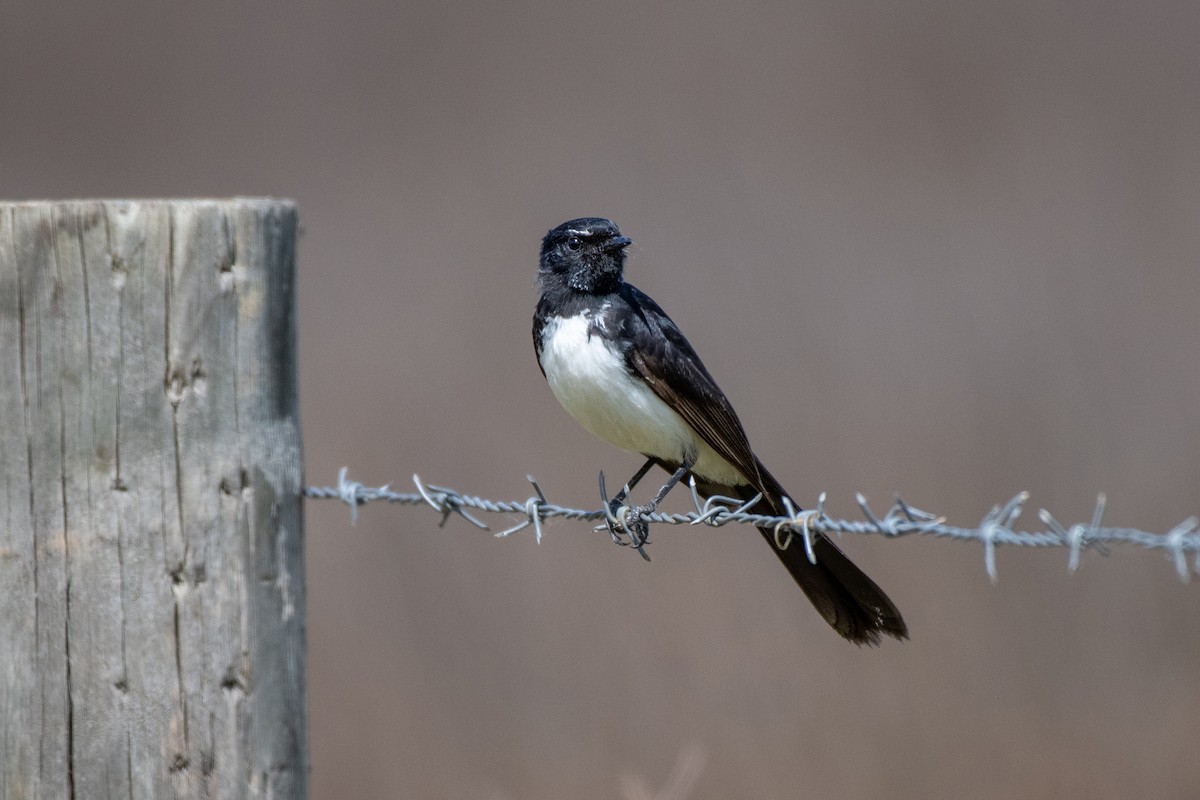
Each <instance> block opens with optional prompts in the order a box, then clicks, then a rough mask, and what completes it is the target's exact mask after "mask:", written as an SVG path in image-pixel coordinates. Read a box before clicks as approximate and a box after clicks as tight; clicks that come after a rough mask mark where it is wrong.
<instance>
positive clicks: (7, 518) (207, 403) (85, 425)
mask: <svg viewBox="0 0 1200 800" xmlns="http://www.w3.org/2000/svg"><path fill="white" fill-rule="evenodd" d="M295 244H296V210H295V206H294V204H293V203H291V202H290V201H278V200H269V199H234V200H197V201H190V200H179V201H125V200H113V201H95V202H91V201H71V202H29V203H0V798H54V799H55V800H57V799H58V798H68V797H80V798H116V797H128V798H164V797H286V798H302V797H305V796H306V794H307V787H308V735H307V714H306V706H305V661H304V659H305V652H304V649H305V621H304V602H305V590H304V562H303V537H302V527H301V526H302V508H301V497H300V492H301V481H302V469H301V448H300V428H299V419H298V416H297V411H296V342H295V310H294V301H293V289H294V273H293V268H294V262H295Z"/></svg>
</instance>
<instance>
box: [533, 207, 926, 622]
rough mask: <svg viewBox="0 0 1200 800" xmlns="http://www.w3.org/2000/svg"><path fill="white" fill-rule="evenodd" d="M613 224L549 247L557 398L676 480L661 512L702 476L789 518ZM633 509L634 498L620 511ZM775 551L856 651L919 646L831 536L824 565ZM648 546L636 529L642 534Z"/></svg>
mask: <svg viewBox="0 0 1200 800" xmlns="http://www.w3.org/2000/svg"><path fill="white" fill-rule="evenodd" d="M629 244H630V239H629V238H628V237H626V236H622V235H621V232H620V231H619V230H618V229H617V226H616V225H615V224H613V223H612V222H611V221H610V220H607V219H601V218H598V217H584V218H581V219H573V220H570V221H569V222H564V223H563V224H562V225H559V226H558V227H557V228H554V229H552V230H551V231H550V232H549V233H547V234H546V237H545V238H544V239H543V240H542V251H541V258H540V261H539V264H538V281H539V283H540V286H541V292H542V294H541V298H540V299H539V301H538V305H537V312H536V313H535V314H534V317H533V346H534V349H535V351H536V352H537V358H538V364H539V366H540V367H541V369H542V374H543V375H545V376H546V381H547V383H549V384H550V389H551V391H553V392H554V396H555V397H557V398H558V401H559V402H560V403H561V404H562V405H563V408H565V409H566V410H567V412H568V413H570V415H571V416H572V417H574V418H575V419H576V421H578V422H579V424H581V425H583V427H585V428H587V429H588V430H589V431H591V432H592V433H593V434H595V435H596V436H598V437H600V438H601V439H603V440H605V441H606V442H609V443H610V444H613V445H616V446H617V447H619V448H621V449H623V450H629V451H631V452H635V453H641V454H642V455H643V456H645V457H646V459H647V461H646V463H645V465H644V466H643V467H642V468H641V470H639V471H638V473H637V474H636V475H635V476H634V477H633V478H632V479H631V480H630V481H629V483H628V484H627V487H632V486H633V485H634V484H635V483H637V481H638V480H640V479H641V478H642V477H643V476H644V475H645V474H646V472H647V471H648V470H649V469H650V468H651V467H652V466H653V465H655V464H657V465H659V466H661V467H662V468H663V469H665V470H666V471H667V472H668V473H670V475H671V478H670V479H669V480H668V482H667V483H666V484H665V485H664V486H663V487H662V489H661V490H660V491H659V492H658V494H657V496H656V497H655V498H654V500H653V501H652V502H651V503H648V504H646V505H643V506H639V507H637V508H634V509H632V512H633V513H632V514H629V515H627V516H626V519H629V518H632V519H635V520H636V519H637V515H638V514H639V513H649V512H650V511H652V510H653V508H654V506H655V505H657V503H658V502H659V501H661V500H662V498H663V497H664V496H665V495H666V493H667V492H668V491H669V490H670V489H671V487H673V486H674V485H675V484H676V483H678V482H679V481H680V480H683V479H685V478H687V477H689V476H694V477H695V479H696V486H697V489H698V490H699V492H700V494H701V495H702V496H705V497H708V496H712V495H721V496H725V497H735V498H740V499H742V500H745V501H748V500H751V499H753V498H754V497H755V496H756V495H761V499H760V500H759V501H758V502H757V503H756V504H755V505H754V506H752V508H751V509H750V510H751V511H753V512H754V513H761V514H768V515H781V514H785V513H787V512H786V509H785V506H784V502H783V501H784V497H785V496H787V493H786V492H784V490H783V487H782V486H780V485H779V482H778V481H776V480H775V478H774V477H772V475H771V473H770V472H768V471H767V469H766V467H764V466H763V465H762V462H761V461H759V460H758V457H757V456H755V455H754V451H753V450H751V449H750V442H749V441H748V440H747V438H746V432H745V431H744V430H743V428H742V423H741V422H740V421H739V420H738V417H737V414H736V413H734V410H733V406H732V405H730V403H729V400H728V399H727V398H726V397H725V394H724V393H723V392H722V391H721V389H720V388H719V387H718V386H717V383H716V381H714V380H713V378H712V376H711V375H709V373H708V370H707V369H705V367H704V364H703V363H701V361H700V357H699V356H698V355H696V351H695V350H693V349H692V346H691V345H690V344H689V343H688V340H687V339H686V338H684V336H683V333H682V332H681V331H680V330H679V328H678V326H676V325H675V323H674V322H673V321H671V318H670V317H668V316H667V314H666V312H664V311H663V310H662V309H661V308H659V306H658V304H657V303H655V302H654V301H653V300H651V299H650V298H649V297H647V296H646V295H645V294H643V293H642V292H640V291H639V290H638V289H637V288H636V287H634V286H632V285H630V284H628V283H626V282H625V281H624V280H623V272H624V266H625V248H626V247H628V246H629ZM623 499H624V492H622V494H621V495H618V498H617V500H614V501H613V503H614V506H615V505H616V504H617V503H618V502H619V501H621V500H623ZM759 530H760V532H761V533H762V534H763V536H764V538H765V539H766V540H767V543H768V544H769V545H770V546H771V548H772V549H773V550H774V551H775V554H776V555H777V556H779V559H780V560H781V561H782V562H783V564H784V566H785V567H787V569H788V572H790V573H791V575H792V577H793V578H794V579H795V581H796V583H797V584H799V586H800V588H801V589H803V590H804V593H805V594H806V595H808V599H809V600H811V601H812V604H813V605H814V606H816V609H817V611H819V612H820V613H821V616H822V617H824V618H825V621H826V622H828V623H829V624H830V625H831V626H833V628H834V630H836V631H837V632H838V633H839V634H841V635H842V636H844V637H845V638H847V639H849V640H850V641H852V642H855V643H856V644H871V645H874V644H878V643H879V640H880V636H881V634H886V635H888V636H894V637H895V638H897V639H906V638H908V628H907V626H906V625H905V624H904V620H903V618H902V617H901V616H900V612H899V611H898V610H897V609H896V606H895V605H893V603H892V601H891V600H889V599H888V597H887V595H886V594H884V593H883V590H881V589H880V588H879V587H878V586H876V585H875V582H874V581H872V580H871V579H870V578H868V577H867V575H866V574H865V573H864V572H863V571H862V570H860V569H859V568H858V567H856V566H855V565H854V564H853V562H851V561H850V559H849V558H847V557H846V556H845V555H844V554H843V553H842V551H841V550H839V549H838V548H837V546H836V545H834V544H833V542H831V541H830V540H829V539H828V538H826V537H825V536H824V535H820V534H816V535H814V537H813V550H814V553H815V555H816V563H815V564H814V563H812V562H811V561H809V558H808V554H807V553H806V552H805V547H804V544H803V543H802V542H800V541H798V540H796V541H793V542H792V544H791V546H789V547H785V548H784V549H780V548H779V547H778V546H777V544H776V538H775V533H774V531H773V530H772V529H771V528H760V529H759ZM630 533H631V535H632V537H633V538H634V539H635V544H637V543H638V542H637V541H636V537H637V533H636V531H632V532H630Z"/></svg>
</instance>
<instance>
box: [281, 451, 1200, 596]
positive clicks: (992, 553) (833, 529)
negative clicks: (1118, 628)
mask: <svg viewBox="0 0 1200 800" xmlns="http://www.w3.org/2000/svg"><path fill="white" fill-rule="evenodd" d="M525 477H526V479H527V480H528V481H529V483H530V484H531V485H532V486H533V490H534V492H535V494H534V495H532V496H530V497H529V498H528V499H526V500H512V501H502V500H487V499H484V498H482V497H476V496H473V495H466V494H462V493H460V492H458V491H455V490H454V489H450V488H447V487H445V486H434V485H433V484H425V483H423V482H422V481H421V478H420V477H419V476H417V475H413V484H414V486H415V487H416V490H417V491H416V492H412V493H403V492H396V491H393V490H392V489H391V488H390V484H385V485H383V486H379V487H369V486H364V485H363V484H361V483H359V482H358V481H352V480H350V479H349V477H348V471H347V469H346V468H345V467H343V468H342V469H341V470H339V471H338V484H337V486H335V487H319V486H310V487H308V488H306V489H305V490H304V496H305V497H309V498H313V499H336V500H341V501H342V502H343V503H345V504H347V505H348V506H350V519H351V521H352V522H353V521H355V520H356V519H357V515H358V507H359V506H361V505H365V504H366V503H371V502H376V501H386V502H388V503H400V504H402V505H428V506H429V507H431V508H432V509H433V510H434V511H436V512H438V513H439V514H441V520H440V522H439V523H438V524H439V526H440V525H445V523H446V520H447V519H449V518H450V515H452V514H457V515H459V516H460V517H462V518H464V519H466V520H467V521H468V522H470V523H471V524H472V525H475V526H476V527H478V528H481V529H483V530H490V529H489V528H488V526H487V525H486V524H485V523H484V522H483V521H482V520H480V519H478V518H477V517H475V516H474V515H472V514H471V513H470V511H469V510H468V509H470V510H474V511H484V512H487V513H490V514H513V515H516V516H517V518H518V519H517V521H516V523H515V524H514V525H513V526H512V527H509V528H507V529H505V530H502V531H500V532H499V533H496V534H495V535H496V536H497V537H502V538H503V537H507V536H511V535H513V534H514V533H518V532H519V531H523V530H525V529H526V528H529V527H532V528H533V533H534V538H535V540H536V541H538V542H541V540H542V535H543V533H544V529H543V523H545V521H546V520H548V519H553V518H555V517H561V518H563V519H574V520H586V521H604V523H605V524H603V525H600V526H599V528H598V530H608V531H610V532H613V531H616V530H620V531H624V532H626V533H627V535H630V540H631V541H630V542H624V541H620V542H619V543H621V544H633V545H634V546H635V548H636V549H637V550H638V552H639V553H641V554H642V556H643V557H644V558H646V559H647V560H649V557H648V556H646V553H645V546H646V545H647V544H649V540H648V539H647V538H646V531H647V530H648V528H647V526H649V525H650V524H654V523H657V524H663V525H710V526H713V527H722V526H725V525H729V524H733V523H738V524H748V525H754V526H756V527H759V528H766V529H770V530H773V531H774V538H775V544H776V546H778V547H779V548H780V549H783V548H786V547H788V546H790V545H791V544H792V542H793V539H794V538H795V537H796V536H799V537H800V539H801V540H802V541H803V543H804V548H805V552H806V554H807V555H808V558H809V560H810V561H812V562H813V563H814V564H815V563H816V553H815V551H814V549H813V534H815V533H824V534H839V535H840V534H843V533H851V534H879V535H882V536H886V537H889V538H895V537H899V536H910V535H913V534H918V535H925V536H935V537H939V538H943V539H955V540H958V541H976V542H980V543H981V544H982V545H983V559H984V568H985V570H986V571H987V574H988V577H989V578H991V580H992V581H993V582H994V581H996V579H997V572H996V549H997V548H998V547H999V546H1001V545H1008V546H1012V547H1065V548H1067V551H1068V558H1067V569H1068V571H1070V572H1075V571H1076V570H1077V569H1078V568H1079V562H1080V558H1081V554H1082V552H1083V551H1084V550H1087V549H1093V550H1096V551H1097V552H1099V553H1101V554H1103V555H1107V554H1108V546H1109V545H1112V544H1128V545H1135V546H1137V547H1141V548H1144V549H1147V550H1162V551H1164V552H1166V553H1167V554H1168V555H1169V556H1170V557H1171V560H1172V562H1173V564H1174V567H1175V571H1176V573H1178V575H1179V578H1180V580H1183V581H1187V580H1188V579H1189V578H1190V577H1191V574H1192V572H1196V573H1200V517H1194V516H1193V517H1189V518H1187V519H1185V520H1184V521H1183V522H1181V523H1179V524H1178V525H1176V526H1175V527H1174V528H1172V529H1171V530H1169V531H1168V532H1166V533H1151V532H1148V531H1142V530H1138V529H1136V528H1106V527H1102V525H1101V522H1102V519H1103V517H1104V510H1105V507H1106V502H1107V501H1106V498H1105V496H1104V495H1103V494H1101V495H1099V496H1098V497H1097V498H1096V507H1095V509H1094V511H1093V513H1092V519H1091V521H1090V523H1086V524H1085V523H1075V524H1073V525H1070V526H1064V525H1063V524H1062V523H1060V522H1059V521H1058V520H1056V519H1055V518H1054V517H1053V515H1051V514H1050V512H1049V511H1047V510H1046V509H1040V510H1039V511H1038V518H1039V519H1040V520H1041V521H1042V524H1043V525H1045V526H1046V530H1043V531H1018V530H1016V529H1015V528H1014V527H1013V526H1014V524H1015V523H1016V521H1017V519H1018V518H1019V517H1020V516H1021V512H1022V511H1023V510H1024V507H1025V503H1026V502H1027V501H1028V500H1029V493H1028V492H1021V493H1019V494H1017V495H1016V496H1015V497H1013V498H1012V499H1011V500H1009V501H1008V502H1007V503H1004V504H1003V505H996V506H993V507H992V509H991V510H990V511H989V512H988V513H987V514H985V515H984V517H983V519H982V520H981V521H980V523H979V525H978V526H976V527H974V528H962V527H957V526H953V525H947V524H946V521H945V518H944V517H939V516H936V515H934V514H930V513H929V512H927V511H922V510H920V509H918V508H914V507H913V506H911V505H909V504H907V503H905V502H904V500H902V499H901V498H900V497H899V496H898V495H897V496H896V499H895V500H894V501H893V502H892V505H891V507H890V508H888V510H887V511H886V512H885V513H884V514H883V516H882V517H881V516H879V515H877V514H876V513H875V511H874V510H873V509H872V508H871V506H870V505H869V504H868V503H867V499H866V498H865V497H864V496H863V495H861V494H856V495H855V500H856V501H857V503H858V507H859V509H860V510H861V511H862V515H863V519H861V520H845V519H833V518H831V517H830V516H828V515H827V514H826V513H825V493H823V492H822V493H821V495H820V497H819V498H818V499H817V505H816V507H815V508H814V509H811V510H807V511H802V510H799V509H797V508H796V507H795V506H794V505H793V504H792V502H791V500H790V499H788V498H784V505H785V507H786V510H787V512H788V513H787V514H786V515H785V516H771V515H766V514H756V513H754V512H752V511H750V509H751V508H753V507H754V505H755V504H756V503H757V502H758V501H759V499H761V498H760V497H757V496H756V497H754V498H751V499H750V500H748V501H742V500H739V499H736V498H732V497H719V496H712V497H708V498H707V499H703V498H701V497H700V494H699V492H698V491H697V490H696V485H695V481H694V480H693V481H692V484H691V497H692V503H693V505H694V506H695V510H694V511H689V512H688V513H686V514H667V513H663V512H660V511H655V512H653V513H644V512H639V510H638V509H637V507H635V506H632V505H628V504H624V502H625V495H626V494H627V492H628V488H626V490H625V491H622V492H621V493H620V494H618V495H617V497H616V498H614V505H616V504H618V503H619V505H616V507H613V506H612V505H610V503H609V501H608V500H607V498H605V499H604V507H603V508H601V509H596V510H587V509H578V508H568V507H565V506H560V505H557V504H555V503H551V502H550V501H549V500H547V499H546V495H545V493H544V492H543V491H542V488H541V486H539V485H538V482H537V481H536V480H535V479H534V478H533V476H532V475H527V476H525ZM601 494H602V495H603V494H606V493H605V491H604V488H603V482H602V483H601ZM613 526H615V528H614V527H613ZM613 536H614V541H619V540H618V537H617V536H616V533H615V532H613ZM1189 553H1191V554H1193V558H1194V561H1193V565H1192V568H1191V569H1189V568H1188V563H1187V559H1188V554H1189Z"/></svg>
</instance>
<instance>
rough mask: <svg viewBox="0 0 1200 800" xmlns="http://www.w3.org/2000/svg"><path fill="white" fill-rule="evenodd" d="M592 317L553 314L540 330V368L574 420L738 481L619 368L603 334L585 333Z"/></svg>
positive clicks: (617, 440) (621, 443)
mask: <svg viewBox="0 0 1200 800" xmlns="http://www.w3.org/2000/svg"><path fill="white" fill-rule="evenodd" d="M591 324H592V319H591V318H589V317H587V316H584V315H579V316H574V317H565V318H564V317H554V318H552V319H551V320H550V321H549V322H548V323H547V325H546V327H545V329H544V330H543V333H542V356H541V358H542V369H543V370H544V371H545V373H546V381H547V382H548V383H549V384H550V390H551V391H552V392H554V396H555V397H557V398H558V402H560V403H562V406H563V408H565V409H566V410H567V413H569V414H570V415H571V416H572V417H574V418H575V419H576V421H578V422H579V424H580V425H582V426H583V427H585V428H587V429H588V430H589V431H591V432H592V433H593V434H595V435H596V436H598V437H599V438H601V439H603V440H604V441H606V442H608V443H610V444H612V445H615V446H616V447H619V448H621V449H622V450H629V451H631V452H634V453H644V454H646V455H652V456H657V457H659V458H661V459H663V460H665V461H669V462H676V463H678V462H681V461H682V460H683V459H684V457H685V456H691V457H692V458H695V459H696V463H695V467H694V468H693V471H694V472H696V473H697V474H700V475H704V476H706V477H709V478H712V479H714V480H717V481H720V482H723V483H730V484H737V483H741V482H743V480H744V479H742V478H741V476H740V474H739V473H738V471H737V470H736V469H734V467H733V466H732V465H730V464H729V463H728V462H726V461H725V460H724V459H723V458H721V457H720V456H719V455H717V454H716V452H715V451H714V450H713V449H712V448H710V447H709V446H708V445H707V444H706V443H705V442H703V441H702V440H701V439H700V438H699V437H698V436H696V434H695V433H694V432H693V431H692V429H691V427H690V426H689V425H688V424H687V423H686V422H684V420H683V417H681V416H679V415H678V414H677V413H675V412H674V411H673V410H671V408H670V406H668V405H667V404H666V403H664V402H663V401H662V400H660V399H659V398H658V396H657V395H655V394H654V392H653V391H651V390H650V388H649V387H647V386H646V384H645V383H643V382H642V381H641V380H640V379H638V378H635V377H634V376H631V375H630V374H629V373H628V372H627V371H626V369H625V364H624V360H623V358H622V357H621V355H620V354H619V353H618V352H617V351H616V350H614V349H613V348H612V347H611V346H610V345H609V343H608V340H607V339H605V338H604V337H603V336H598V335H592V336H589V335H588V327H589V326H590V325H591Z"/></svg>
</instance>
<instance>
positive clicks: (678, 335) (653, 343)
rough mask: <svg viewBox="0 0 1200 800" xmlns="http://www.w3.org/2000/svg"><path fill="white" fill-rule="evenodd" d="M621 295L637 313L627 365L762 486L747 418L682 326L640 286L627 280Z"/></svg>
mask: <svg viewBox="0 0 1200 800" xmlns="http://www.w3.org/2000/svg"><path fill="white" fill-rule="evenodd" d="M620 296H621V299H623V300H625V301H626V302H627V303H628V304H629V306H630V308H631V309H632V311H633V313H631V314H628V315H626V316H625V320H624V325H625V328H626V330H625V331H624V333H625V334H626V336H627V338H626V341H628V342H629V343H630V345H629V347H628V349H627V350H626V351H625V364H626V366H627V367H628V368H629V370H630V371H631V372H632V373H633V374H634V375H637V376H638V377H640V378H641V379H642V380H643V381H645V383H646V385H647V386H649V387H650V389H651V390H652V391H653V392H654V394H655V395H657V396H658V397H659V399H661V400H662V401H663V402H664V403H666V404H667V405H668V406H670V407H671V408H672V409H673V410H674V411H675V413H677V414H679V416H681V417H683V419H684V421H685V422H687V424H688V425H691V426H692V428H693V429H694V430H695V431H696V433H697V434H698V435H699V436H700V438H701V439H703V440H704V441H705V442H706V443H707V444H708V446H709V447H711V448H712V449H713V450H715V451H716V452H717V454H718V455H720V456H721V457H722V458H724V459H725V460H726V461H728V462H729V463H730V464H733V465H734V466H735V467H737V469H738V471H739V472H741V473H742V475H744V476H745V478H746V482H747V483H749V484H750V485H752V486H754V487H756V488H758V489H761V488H762V484H763V481H762V476H761V475H760V469H759V463H758V459H757V458H755V456H754V452H753V451H752V450H751V449H750V442H749V440H748V439H747V438H746V432H745V430H744V429H743V428H742V423H741V421H740V420H738V417H737V414H736V413H735V412H734V410H733V406H732V405H731V404H730V402H729V399H728V398H727V397H725V393H724V392H722V391H721V388H720V387H719V386H717V382H716V381H714V380H713V378H712V376H711V375H709V374H708V370H707V369H705V368H704V364H703V362H701V361H700V356H698V355H696V351H695V350H693V349H692V346H691V344H689V343H688V340H687V339H686V338H685V337H684V335H683V332H682V331H680V330H679V326H677V325H676V324H675V322H674V321H673V320H672V319H671V318H670V317H668V316H667V314H666V312H665V311H663V310H662V309H661V308H659V306H658V304H657V303H655V302H654V301H653V300H651V299H650V298H649V297H648V296H646V295H645V294H643V293H642V292H641V291H639V290H638V289H637V288H635V287H633V286H631V285H629V284H624V285H623V286H622V288H621V291H620Z"/></svg>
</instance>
